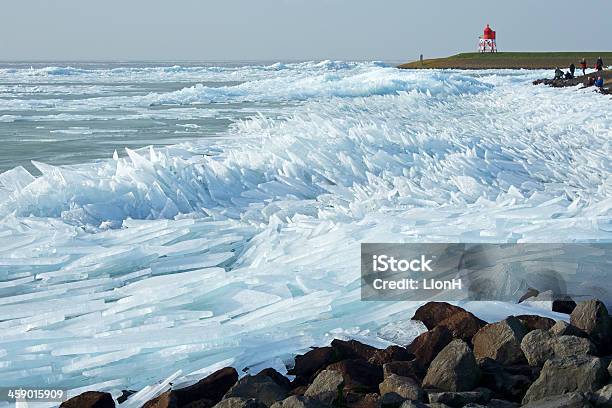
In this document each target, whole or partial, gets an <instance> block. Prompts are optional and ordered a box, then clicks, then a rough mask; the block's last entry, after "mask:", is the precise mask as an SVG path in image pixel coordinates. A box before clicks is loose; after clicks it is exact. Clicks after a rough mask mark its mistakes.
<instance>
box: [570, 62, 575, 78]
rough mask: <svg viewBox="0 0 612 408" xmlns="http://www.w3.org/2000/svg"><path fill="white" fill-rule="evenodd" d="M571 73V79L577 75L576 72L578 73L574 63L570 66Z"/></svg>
mask: <svg viewBox="0 0 612 408" xmlns="http://www.w3.org/2000/svg"><path fill="white" fill-rule="evenodd" d="M569 72H570V75H571V77H572V78H573V77H574V74H575V72H576V66H575V65H574V63H573V62H572V64H571V65H570V66H569Z"/></svg>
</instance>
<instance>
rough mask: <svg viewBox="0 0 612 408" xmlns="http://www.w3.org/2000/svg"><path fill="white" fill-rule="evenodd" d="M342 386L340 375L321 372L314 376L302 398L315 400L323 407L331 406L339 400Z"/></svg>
mask: <svg viewBox="0 0 612 408" xmlns="http://www.w3.org/2000/svg"><path fill="white" fill-rule="evenodd" d="M342 385H344V378H343V377H342V373H340V372H338V371H332V370H323V371H321V372H320V373H319V375H317V376H316V378H315V379H314V381H313V382H312V384H311V385H310V386H309V387H308V389H307V390H306V392H305V393H304V396H305V397H307V398H312V399H316V400H317V401H320V402H321V403H323V404H325V405H331V404H333V403H334V402H337V401H338V400H339V397H340V394H341V392H342V391H341V386H342Z"/></svg>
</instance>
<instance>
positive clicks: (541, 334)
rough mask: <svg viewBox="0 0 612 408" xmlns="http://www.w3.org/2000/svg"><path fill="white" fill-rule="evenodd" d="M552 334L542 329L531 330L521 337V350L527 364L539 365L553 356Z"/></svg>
mask: <svg viewBox="0 0 612 408" xmlns="http://www.w3.org/2000/svg"><path fill="white" fill-rule="evenodd" d="M552 340H553V335H552V334H550V332H547V331H544V330H540V329H538V330H533V331H531V332H529V333H527V334H526V335H525V337H523V340H522V341H521V350H522V351H523V354H524V355H525V357H526V358H527V362H528V363H529V365H532V366H538V367H541V366H543V365H544V363H545V362H546V360H548V359H550V358H552V357H554V350H553V344H552Z"/></svg>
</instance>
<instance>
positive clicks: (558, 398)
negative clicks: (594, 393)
mask: <svg viewBox="0 0 612 408" xmlns="http://www.w3.org/2000/svg"><path fill="white" fill-rule="evenodd" d="M589 407H592V405H591V404H590V403H589V400H588V398H587V397H586V396H585V395H584V394H582V393H580V392H570V393H566V394H562V395H553V396H549V397H544V398H541V399H539V400H537V401H533V402H530V403H528V404H526V405H523V408H589Z"/></svg>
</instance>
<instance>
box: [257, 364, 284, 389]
mask: <svg viewBox="0 0 612 408" xmlns="http://www.w3.org/2000/svg"><path fill="white" fill-rule="evenodd" d="M258 375H267V376H268V377H270V378H271V379H272V381H274V382H275V383H277V384H278V385H280V386H282V387H285V388H291V381H289V379H288V378H287V377H285V376H284V375H282V374H281V373H279V372H278V371H276V370H275V369H273V368H264V369H263V370H261V371H260V372H259V373H258Z"/></svg>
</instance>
